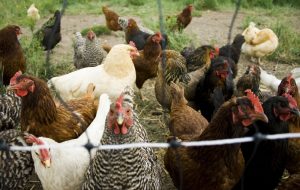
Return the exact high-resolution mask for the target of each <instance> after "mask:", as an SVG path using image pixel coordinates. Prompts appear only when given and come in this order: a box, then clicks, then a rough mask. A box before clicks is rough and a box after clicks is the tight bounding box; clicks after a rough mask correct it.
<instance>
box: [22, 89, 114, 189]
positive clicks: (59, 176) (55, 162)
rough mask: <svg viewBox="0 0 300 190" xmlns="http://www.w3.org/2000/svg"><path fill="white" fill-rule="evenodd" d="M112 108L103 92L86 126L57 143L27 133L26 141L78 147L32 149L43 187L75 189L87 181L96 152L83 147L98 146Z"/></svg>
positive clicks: (35, 143)
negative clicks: (88, 170) (93, 116)
mask: <svg viewBox="0 0 300 190" xmlns="http://www.w3.org/2000/svg"><path fill="white" fill-rule="evenodd" d="M109 108H110V100H109V98H108V95H107V94H102V95H101V96H100V100H99V107H98V110H97V115H96V117H95V119H94V120H93V122H92V123H91V124H90V125H89V127H88V128H87V130H86V131H85V132H84V133H82V134H81V135H80V136H79V137H78V138H76V139H72V140H68V141H65V142H62V143H57V142H55V141H54V140H52V139H49V138H45V137H39V138H36V137H35V136H33V135H28V136H26V138H25V139H26V142H27V143H33V144H34V146H35V145H62V146H77V147H76V148H64V149H62V148H57V149H50V150H49V149H39V150H32V151H31V155H32V158H33V161H34V166H35V172H36V173H37V175H38V177H39V179H40V181H41V182H42V185H43V189H47V190H51V189H53V190H57V189H64V190H68V189H69V190H75V189H81V185H82V183H83V182H84V173H85V171H86V169H87V168H88V165H89V163H90V159H92V158H93V157H94V156H95V150H94V149H92V151H91V155H90V154H89V151H88V150H87V149H86V148H84V147H79V146H84V145H86V144H87V143H91V144H92V145H95V146H98V144H99V143H100V139H101V138H102V135H103V131H104V128H105V119H106V116H107V113H108V111H109Z"/></svg>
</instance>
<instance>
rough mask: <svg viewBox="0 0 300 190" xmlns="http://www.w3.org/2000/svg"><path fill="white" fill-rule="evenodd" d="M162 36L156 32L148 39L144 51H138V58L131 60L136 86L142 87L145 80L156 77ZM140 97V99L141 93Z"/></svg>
mask: <svg viewBox="0 0 300 190" xmlns="http://www.w3.org/2000/svg"><path fill="white" fill-rule="evenodd" d="M161 40H162V36H161V34H160V32H157V33H155V34H153V35H151V36H149V37H148V39H147V42H146V44H145V47H144V50H142V51H140V52H139V53H140V56H138V57H136V58H134V59H133V63H134V67H135V71H136V82H135V84H136V86H137V87H138V89H141V88H142V87H143V84H144V83H145V82H146V80H148V79H151V78H154V77H156V76H157V70H158V64H159V62H160V55H161V46H160V44H159V43H160V41H161ZM140 95H141V97H142V94H141V91H140Z"/></svg>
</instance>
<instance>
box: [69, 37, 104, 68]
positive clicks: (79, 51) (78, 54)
mask: <svg viewBox="0 0 300 190" xmlns="http://www.w3.org/2000/svg"><path fill="white" fill-rule="evenodd" d="M106 55H107V53H106V52H105V51H104V50H103V49H102V47H101V46H100V42H99V39H97V38H96V37H95V38H94V39H93V40H92V41H91V40H88V39H85V38H83V37H82V36H81V34H80V33H79V32H78V33H76V41H75V46H74V65H75V67H76V68H77V69H80V68H84V67H94V66H97V65H100V64H101V63H102V61H103V59H104V58H105V57H106Z"/></svg>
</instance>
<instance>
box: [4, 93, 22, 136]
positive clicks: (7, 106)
mask: <svg viewBox="0 0 300 190" xmlns="http://www.w3.org/2000/svg"><path fill="white" fill-rule="evenodd" d="M20 115H21V98H20V97H18V96H17V95H15V93H13V92H11V91H8V92H7V93H6V94H4V95H2V96H1V95H0V131H4V130H8V129H17V128H18V126H19V123H20Z"/></svg>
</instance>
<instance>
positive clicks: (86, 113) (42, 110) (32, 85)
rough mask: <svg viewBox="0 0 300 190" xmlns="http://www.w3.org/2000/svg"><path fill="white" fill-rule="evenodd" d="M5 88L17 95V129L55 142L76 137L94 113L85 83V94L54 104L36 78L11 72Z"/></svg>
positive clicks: (41, 83) (45, 87)
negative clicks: (13, 74)
mask: <svg viewBox="0 0 300 190" xmlns="http://www.w3.org/2000/svg"><path fill="white" fill-rule="evenodd" d="M15 77H16V78H15V80H12V81H11V84H10V86H9V87H8V89H9V90H13V91H14V92H15V93H16V95H18V96H19V97H21V99H22V106H21V130H22V131H27V132H29V133H31V134H33V135H35V136H38V137H40V136H43V137H48V138H51V139H53V140H55V141H57V142H63V141H66V140H70V139H74V138H77V137H78V136H79V135H80V134H81V133H83V132H84V131H85V129H86V128H87V127H88V126H89V124H90V123H91V122H92V120H93V119H94V117H95V115H96V107H95V105H94V99H93V97H92V93H93V90H94V89H93V88H92V87H90V86H89V88H88V89H87V94H86V95H85V97H81V98H78V99H76V100H72V101H69V102H67V103H65V105H63V104H62V105H60V106H59V107H56V105H55V103H54V101H53V98H52V96H51V94H50V90H49V88H48V87H47V84H46V83H45V82H44V81H43V80H41V79H38V78H36V77H33V76H26V75H22V74H21V73H20V72H17V73H16V74H15Z"/></svg>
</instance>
